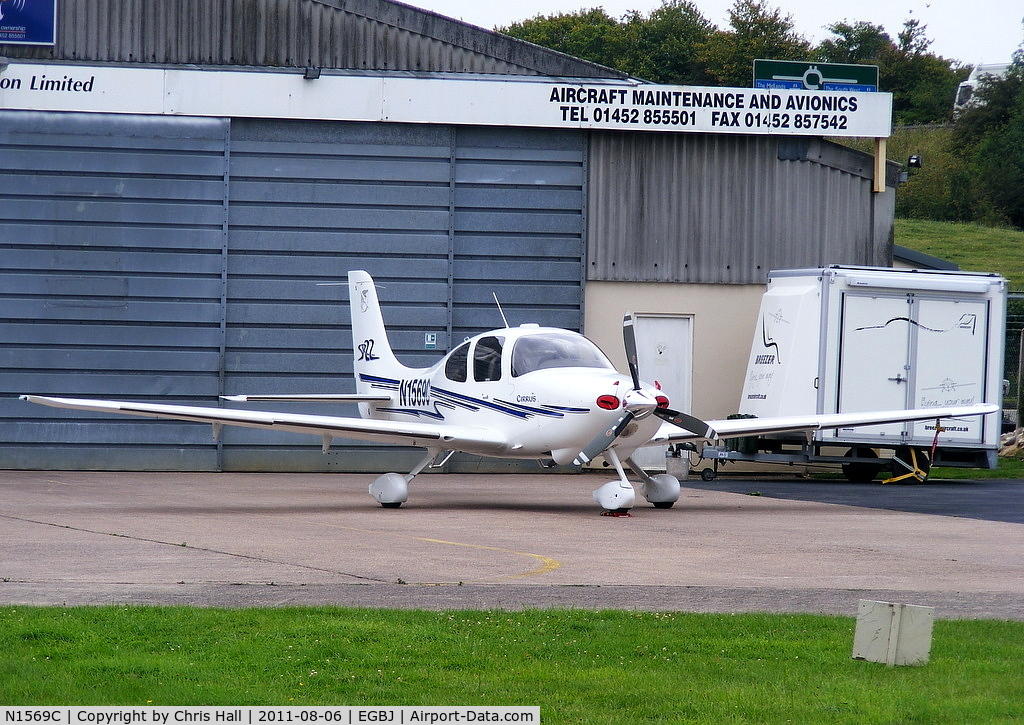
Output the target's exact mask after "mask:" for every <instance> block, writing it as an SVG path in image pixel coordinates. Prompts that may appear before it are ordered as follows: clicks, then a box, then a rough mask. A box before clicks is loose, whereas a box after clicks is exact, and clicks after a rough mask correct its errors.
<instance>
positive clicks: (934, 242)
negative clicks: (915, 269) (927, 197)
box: [895, 219, 1024, 292]
mask: <svg viewBox="0 0 1024 725" xmlns="http://www.w3.org/2000/svg"><path fill="white" fill-rule="evenodd" d="M895 242H896V244H898V245H900V246H903V247H907V248H909V249H913V250H914V251H917V252H924V253H925V254H931V255H932V256H934V257H940V258H941V259H946V260H949V261H950V262H954V263H956V264H958V265H960V269H962V270H964V271H968V272H998V273H999V274H1001V275H1003V276H1004V277H1006V279H1007V280H1009V282H1010V291H1011V292H1024V232H1019V231H1016V230H1013V229H998V228H993V227H985V226H981V225H980V224H957V223H951V222H933V221H923V220H920V219H897V220H896V232H895Z"/></svg>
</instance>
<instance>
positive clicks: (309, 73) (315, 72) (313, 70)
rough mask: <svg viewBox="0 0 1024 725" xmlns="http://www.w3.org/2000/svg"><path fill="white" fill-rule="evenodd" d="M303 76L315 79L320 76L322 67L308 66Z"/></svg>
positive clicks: (310, 79)
mask: <svg viewBox="0 0 1024 725" xmlns="http://www.w3.org/2000/svg"><path fill="white" fill-rule="evenodd" d="M302 77H303V78H305V79H306V80H307V81H315V80H316V79H317V78H319V77H320V69H319V68H317V67H315V66H311V65H310V66H306V71H305V72H304V73H303V74H302Z"/></svg>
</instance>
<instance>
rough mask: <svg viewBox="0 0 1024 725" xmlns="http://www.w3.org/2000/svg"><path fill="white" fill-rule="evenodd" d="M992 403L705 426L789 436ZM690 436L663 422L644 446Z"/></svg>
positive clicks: (727, 434)
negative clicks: (787, 434)
mask: <svg viewBox="0 0 1024 725" xmlns="http://www.w3.org/2000/svg"><path fill="white" fill-rule="evenodd" d="M998 410H999V406H998V405H995V404H983V405H964V406H956V407H949V408H919V409H912V410H889V411H875V412H865V413H823V414H818V415H816V414H810V415H794V416H785V417H778V418H734V419H730V420H709V421H707V423H708V425H709V426H711V428H712V429H714V431H715V432H716V433H718V437H719V438H737V437H739V436H752V435H763V434H768V433H789V432H794V431H813V430H821V429H823V428H851V427H856V426H862V425H876V424H879V423H900V422H905V421H915V420H936V419H939V418H960V417H968V416H974V415H987V414H989V413H995V412H996V411H998ZM699 438H700V436H698V435H697V434H695V433H692V432H690V431H688V430H685V429H683V428H679V427H678V426H675V425H672V424H671V423H667V422H666V423H662V425H661V428H659V429H658V432H657V433H656V434H655V435H654V437H653V438H651V440H650V441H648V442H647V443H646V444H645V445H648V446H653V445H663V444H665V443H673V442H675V441H687V440H694V439H699Z"/></svg>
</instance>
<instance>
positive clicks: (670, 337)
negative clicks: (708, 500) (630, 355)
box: [633, 313, 693, 470]
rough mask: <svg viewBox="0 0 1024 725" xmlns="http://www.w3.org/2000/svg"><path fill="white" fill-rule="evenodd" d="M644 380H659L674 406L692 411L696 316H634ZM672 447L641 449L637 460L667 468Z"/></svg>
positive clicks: (647, 464)
mask: <svg viewBox="0 0 1024 725" xmlns="http://www.w3.org/2000/svg"><path fill="white" fill-rule="evenodd" d="M633 327H634V332H635V334H636V347H637V357H638V358H639V364H640V379H641V380H644V381H646V382H649V383H653V382H655V381H657V382H658V383H660V384H661V388H662V390H663V391H664V393H665V395H667V396H668V399H669V401H670V405H671V407H672V408H673V409H675V410H678V411H680V412H682V413H689V412H690V406H691V400H692V388H693V382H692V381H693V317H692V316H690V315H656V314H643V313H637V314H635V315H633ZM667 448H668V446H650V447H647V448H639V449H637V451H636V452H635V453H634V454H633V460H634V461H636V462H637V463H638V464H639V465H640V466H641V467H643V468H649V469H661V470H664V469H665V451H666V450H667Z"/></svg>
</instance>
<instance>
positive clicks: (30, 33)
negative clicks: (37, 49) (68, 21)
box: [0, 0, 57, 45]
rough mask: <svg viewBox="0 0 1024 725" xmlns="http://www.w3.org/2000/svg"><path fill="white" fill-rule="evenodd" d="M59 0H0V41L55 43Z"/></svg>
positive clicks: (39, 43) (23, 43)
mask: <svg viewBox="0 0 1024 725" xmlns="http://www.w3.org/2000/svg"><path fill="white" fill-rule="evenodd" d="M56 41H57V0H0V43H18V44H22V45H53V44H54V43H56Z"/></svg>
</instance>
